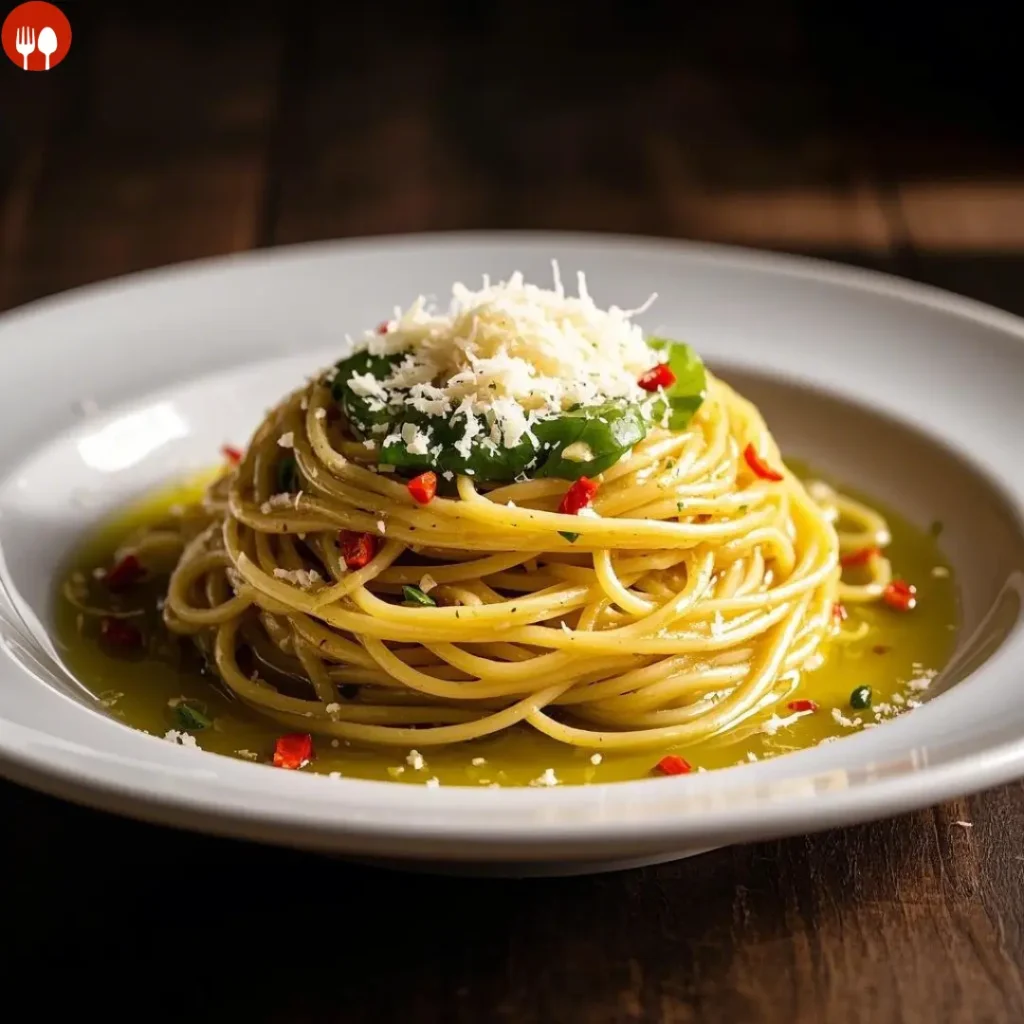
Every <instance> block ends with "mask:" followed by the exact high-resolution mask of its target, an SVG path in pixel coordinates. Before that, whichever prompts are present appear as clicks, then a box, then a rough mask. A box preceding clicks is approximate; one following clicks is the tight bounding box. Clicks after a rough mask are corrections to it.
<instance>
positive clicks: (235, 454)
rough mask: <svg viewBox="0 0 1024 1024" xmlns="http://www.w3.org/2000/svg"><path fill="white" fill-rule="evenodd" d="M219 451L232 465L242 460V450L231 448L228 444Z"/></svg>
mask: <svg viewBox="0 0 1024 1024" xmlns="http://www.w3.org/2000/svg"><path fill="white" fill-rule="evenodd" d="M220 453H221V455H223V456H224V458H225V459H227V460H228V462H230V463H231V465H233V466H237V465H238V464H239V463H240V462H241V461H242V452H241V451H240V450H239V449H238V448H232V447H231V445H229V444H226V445H224V447H223V448H221V450H220Z"/></svg>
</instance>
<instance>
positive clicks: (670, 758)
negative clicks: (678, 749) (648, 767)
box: [656, 754, 693, 775]
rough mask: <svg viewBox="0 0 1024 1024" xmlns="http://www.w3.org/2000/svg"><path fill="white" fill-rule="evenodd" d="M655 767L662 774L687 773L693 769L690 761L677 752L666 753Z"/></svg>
mask: <svg viewBox="0 0 1024 1024" xmlns="http://www.w3.org/2000/svg"><path fill="white" fill-rule="evenodd" d="M656 767H657V770H658V771H659V772H661V774H662V775H689V774H690V772H692V771H693V766H692V765H691V764H690V762H689V761H687V760H686V758H685V757H680V756H679V755H678V754H666V755H665V756H664V757H663V758H662V759H661V760H660V761H659V762H658V764H657V765H656Z"/></svg>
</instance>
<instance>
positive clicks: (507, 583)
mask: <svg viewBox="0 0 1024 1024" xmlns="http://www.w3.org/2000/svg"><path fill="white" fill-rule="evenodd" d="M334 412H335V408H334V403H333V400H332V397H331V393H330V391H329V389H328V388H327V387H326V386H325V384H324V383H323V380H322V379H321V380H317V381H314V382H312V383H310V384H309V385H307V386H306V387H304V388H302V389H300V390H299V391H297V392H295V393H294V394H292V395H291V396H290V397H289V398H288V399H287V400H285V401H284V402H283V403H282V404H281V405H280V406H279V407H278V408H276V409H274V410H273V411H272V412H271V413H269V414H268V415H267V417H266V418H265V420H264V421H263V422H262V424H261V425H260V427H259V428H258V430H257V431H256V434H255V436H254V438H253V440H252V442H251V444H250V445H249V447H248V449H247V451H246V453H245V455H244V458H243V459H242V461H241V463H240V464H239V465H238V466H237V467H235V468H234V469H233V470H231V471H230V472H228V473H226V474H225V475H224V476H223V477H221V478H220V479H219V480H218V481H217V482H216V483H214V484H213V486H212V487H211V488H210V490H209V492H208V494H207V497H206V499H205V502H204V507H205V510H206V512H205V515H206V519H205V520H203V521H201V522H200V523H199V524H198V526H197V525H196V523H195V520H194V519H192V520H189V526H188V529H187V530H185V531H183V534H182V536H181V537H180V538H179V539H178V544H179V545H183V550H182V553H181V556H180V559H179V560H178V562H177V566H176V568H175V569H174V572H173V574H172V576H171V581H170V585H169V589H168V594H167V599H166V603H165V605H164V617H165V621H166V623H167V625H168V627H169V628H170V629H171V630H173V631H174V632H176V633H179V634H184V635H192V636H194V638H195V640H196V642H197V643H198V644H199V645H200V646H201V647H202V649H203V650H204V651H205V652H206V653H207V654H208V656H209V657H210V659H211V660H212V662H213V664H214V666H215V668H216V671H217V673H218V675H219V676H220V678H221V679H222V680H223V682H224V684H225V685H226V686H227V687H228V688H229V689H230V690H231V691H232V692H233V693H234V694H235V695H236V696H237V697H238V698H240V699H241V700H242V701H244V702H245V703H246V704H248V705H250V706H252V707H253V708H255V709H257V710H259V711H260V712H262V713H263V714H265V715H267V716H270V717H271V718H273V719H276V720H277V721H279V722H280V723H281V724H282V725H284V726H286V727H288V728H289V729H293V730H298V731H301V732H313V733H317V734H320V735H327V736H333V737H339V738H343V739H347V740H353V741H363V742H368V743H373V744H390V745H397V746H416V747H424V746H429V745H438V744H453V743H460V742H464V741H467V740H472V739H474V738H477V737H482V736H486V735H490V734H494V733H498V732H500V731H502V730H506V729H509V728H512V727H513V726H516V727H519V728H523V727H528V728H533V729H536V730H538V731H539V732H541V733H544V734H547V735H548V736H550V737H553V738H554V739H556V740H559V741H561V742H563V743H566V744H571V745H575V746H578V747H585V748H592V749H601V750H644V749H655V748H664V747H666V746H669V745H672V744H677V743H681V742H687V743H694V742H698V741H700V740H702V739H705V738H707V737H710V736H712V735H715V734H720V733H722V732H723V731H726V730H730V729H732V728H734V727H735V726H737V725H738V723H740V722H741V721H743V720H744V719H746V718H748V717H749V716H750V715H752V714H754V713H755V712H757V711H759V710H761V709H764V708H766V707H768V706H770V705H772V704H773V703H775V702H777V701H780V700H782V699H784V698H785V697H786V695H787V694H789V693H791V692H792V690H793V689H794V688H795V687H796V685H797V683H798V680H799V677H800V674H801V672H802V671H804V670H806V669H808V668H811V667H813V666H814V664H815V663H816V662H820V658H821V653H820V652H821V649H822V647H823V645H824V644H826V643H827V642H836V641H837V640H840V641H841V640H842V637H843V627H842V625H841V622H839V621H837V619H836V616H835V615H834V608H835V606H836V603H837V602H840V601H841V602H850V603H852V602H868V601H874V600H877V599H879V598H880V597H881V596H882V593H883V591H884V590H885V587H886V585H887V584H888V583H889V582H890V568H889V563H888V561H887V560H886V559H885V558H884V557H882V556H881V555H879V556H876V557H873V558H871V559H870V560H869V561H868V562H867V564H866V565H865V567H864V569H863V571H862V573H861V578H863V579H865V580H866V582H862V583H858V584H856V585H854V584H851V583H848V582H844V581H842V580H841V579H840V565H839V558H840V555H841V554H842V553H844V552H848V551H854V550H860V549H865V548H868V547H877V548H883V547H884V546H885V545H886V544H887V543H888V540H889V537H888V529H887V527H886V524H885V521H884V519H882V518H881V517H880V516H879V515H878V514H877V513H875V512H874V511H872V510H871V509H869V508H867V507H865V506H863V505H861V504H860V503H858V502H855V501H853V500H851V499H849V498H846V497H843V496H841V495H839V494H837V493H835V492H834V491H833V490H831V489H830V488H828V487H827V486H825V485H824V484H820V483H816V484H812V485H810V486H809V487H806V488H805V486H804V485H803V484H802V483H801V482H800V481H799V480H798V479H797V478H796V477H795V476H794V475H793V474H792V473H791V472H790V471H788V470H785V469H782V461H781V456H780V453H779V450H778V447H777V445H776V443H775V441H774V439H773V438H772V436H771V434H770V433H769V432H768V429H767V427H766V426H765V423H764V421H763V420H762V418H761V415H760V414H759V412H758V411H757V409H756V408H755V407H754V406H753V405H752V404H751V403H750V402H748V401H746V400H745V399H744V398H742V397H741V396H739V395H738V394H736V392H734V391H733V390H732V389H731V388H729V387H728V386H727V385H726V384H725V383H723V382H722V381H720V380H717V379H715V378H713V377H710V375H709V379H708V391H707V397H706V399H705V400H704V402H703V404H702V405H701V406H700V409H699V410H698V412H697V413H696V415H695V416H694V418H693V419H692V421H691V422H690V423H689V425H688V426H687V428H686V429H684V430H682V431H678V432H671V431H668V430H664V429H653V430H651V431H650V433H648V434H647V436H646V438H645V439H644V440H643V441H642V442H640V443H639V444H637V445H636V446H635V447H634V448H633V449H632V451H631V452H630V453H628V454H627V455H626V456H625V457H624V458H622V459H621V460H620V461H619V462H617V463H616V464H615V465H613V466H612V467H611V468H610V469H608V470H606V471H605V472H604V474H603V476H602V477H601V486H600V490H599V492H598V494H597V496H596V498H595V499H594V503H593V508H594V512H595V513H596V515H575V516H569V515H565V514H562V513H560V512H559V511H557V509H558V506H559V502H560V500H561V498H562V496H563V495H564V494H565V491H566V488H567V486H568V484H567V482H566V481H565V480H559V479H533V480H526V481H524V482H517V483H511V484H505V485H495V486H487V485H485V484H482V483H481V484H480V485H479V486H477V485H475V484H474V482H473V480H472V479H471V478H470V477H468V476H461V477H459V478H458V480H457V494H452V495H451V496H448V497H445V496H441V495H440V494H439V495H438V496H437V497H436V498H435V499H434V500H433V501H431V502H430V503H429V504H428V505H419V504H417V503H416V502H415V501H413V500H412V498H411V497H410V494H409V490H408V488H407V486H406V482H405V480H403V479H402V478H400V477H398V476H396V475H394V474H388V473H386V472H381V471H379V470H378V466H377V452H376V448H375V445H374V444H373V443H368V442H362V441H358V440H355V439H354V438H352V437H351V436H350V435H349V434H348V433H347V431H346V429H345V422H344V420H343V419H334V418H332V417H333V416H334ZM289 435H290V437H289ZM285 437H288V438H289V441H290V442H291V445H293V449H294V450H291V448H290V447H289V448H284V447H282V445H281V439H282V438H285ZM748 444H753V446H754V449H755V450H756V451H757V452H759V453H760V454H761V456H762V457H763V458H764V459H765V460H766V461H768V462H770V463H771V464H772V465H774V466H776V467H778V468H779V469H780V471H781V472H782V473H783V479H782V480H781V481H779V482H772V481H766V480H764V479H760V478H758V476H757V475H755V474H754V473H752V472H751V469H750V467H749V466H748V464H747V463H746V462H745V460H744V457H743V452H744V450H745V448H746V446H747V445H748ZM289 457H293V458H294V459H295V463H296V466H297V474H298V477H297V483H296V484H295V487H294V489H293V492H292V493H290V494H288V495H287V496H285V495H282V494H276V493H275V492H276V490H277V487H276V484H275V481H276V480H277V479H278V477H277V473H278V468H279V464H280V462H281V460H282V459H284V458H289ZM385 468H386V467H385ZM343 530H347V531H355V532H358V533H369V534H372V535H374V536H376V537H378V538H380V540H381V543H380V546H379V547H378V549H377V552H376V554H375V556H374V557H373V559H372V561H371V562H370V563H369V564H368V565H366V566H365V567H364V568H361V569H357V570H350V569H347V568H346V565H345V562H344V561H343V559H342V556H341V552H340V549H339V531H343ZM161 533H162V535H161V537H160V538H159V539H158V540H154V539H153V538H150V539H149V543H151V544H157V545H166V544H167V543H168V538H167V536H166V531H161ZM566 535H569V536H566ZM572 536H574V537H575V539H574V540H570V539H569V537H572ZM144 542H145V540H144ZM161 550H164V549H163V548H161ZM424 577H427V578H428V579H427V580H424ZM434 584H436V586H435V585H434ZM421 585H422V587H423V589H424V590H426V589H428V587H429V591H430V595H431V597H432V598H434V599H435V600H436V601H437V606H436V607H407V606H406V605H404V604H403V603H401V602H402V588H403V586H421Z"/></svg>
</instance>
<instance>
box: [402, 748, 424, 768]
mask: <svg viewBox="0 0 1024 1024" xmlns="http://www.w3.org/2000/svg"><path fill="white" fill-rule="evenodd" d="M405 763H406V764H407V765H408V766H409V767H410V768H412V769H413V770H414V771H417V772H418V771H419V770H420V769H421V768H422V767H423V766H424V765H425V764H426V761H424V760H423V755H422V754H421V753H420V752H419V751H418V750H410V751H409V753H408V754H407V755H406V757H405Z"/></svg>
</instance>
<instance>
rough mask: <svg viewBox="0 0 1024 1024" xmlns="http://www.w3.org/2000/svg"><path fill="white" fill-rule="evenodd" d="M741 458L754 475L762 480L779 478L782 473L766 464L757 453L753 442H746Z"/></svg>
mask: <svg viewBox="0 0 1024 1024" xmlns="http://www.w3.org/2000/svg"><path fill="white" fill-rule="evenodd" d="M743 458H744V459H746V462H747V465H748V466H749V467H750V469H751V471H752V472H753V474H754V476H759V477H760V478H761V479H762V480H781V479H782V474H781V473H780V472H779V471H778V470H777V469H773V468H772V467H771V466H769V465H768V463H767V462H765V461H764V459H762V458H761V456H760V455H758V454H757V449H756V448H755V447H754V446H753V444H748V445H747V447H746V448H744V449H743Z"/></svg>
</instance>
